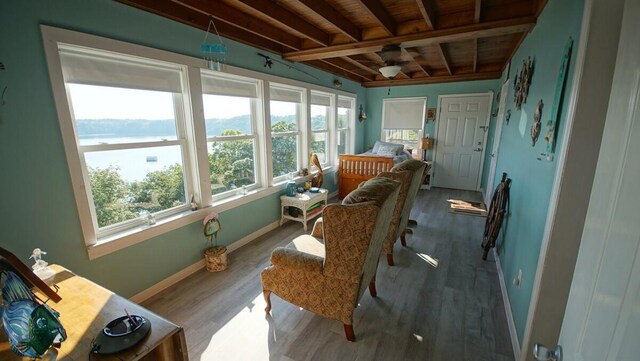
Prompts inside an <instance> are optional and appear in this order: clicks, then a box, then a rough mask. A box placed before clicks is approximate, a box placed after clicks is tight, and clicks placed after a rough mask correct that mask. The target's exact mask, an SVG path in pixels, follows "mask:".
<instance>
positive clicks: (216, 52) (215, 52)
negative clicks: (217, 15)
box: [200, 19, 227, 71]
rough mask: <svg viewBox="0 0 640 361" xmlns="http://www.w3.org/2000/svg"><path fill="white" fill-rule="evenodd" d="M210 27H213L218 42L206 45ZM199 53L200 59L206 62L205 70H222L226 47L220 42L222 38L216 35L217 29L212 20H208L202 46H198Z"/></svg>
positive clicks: (225, 59)
mask: <svg viewBox="0 0 640 361" xmlns="http://www.w3.org/2000/svg"><path fill="white" fill-rule="evenodd" d="M211 25H213V30H215V32H216V35H218V40H219V41H220V43H219V44H207V37H208V36H209V30H210V29H211ZM200 52H201V53H202V54H203V55H202V57H203V58H204V60H205V61H206V62H207V68H209V69H211V70H216V71H222V70H223V68H224V65H225V64H226V62H227V46H226V45H224V43H223V42H222V37H220V33H218V29H217V28H216V24H215V23H214V22H213V19H209V26H208V27H207V32H206V33H205V35H204V40H203V41H202V45H200Z"/></svg>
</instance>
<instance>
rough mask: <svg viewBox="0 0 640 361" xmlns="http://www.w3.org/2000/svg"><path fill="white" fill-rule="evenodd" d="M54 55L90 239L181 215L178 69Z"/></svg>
mask: <svg viewBox="0 0 640 361" xmlns="http://www.w3.org/2000/svg"><path fill="white" fill-rule="evenodd" d="M59 52H60V61H61V65H62V70H63V75H64V82H65V84H66V87H67V93H68V97H69V106H70V109H72V118H73V122H74V127H75V130H76V134H77V142H78V146H77V149H78V153H79V157H80V161H81V162H82V163H83V164H84V169H85V172H84V177H85V184H88V185H89V186H88V187H87V188H88V189H87V193H88V194H87V197H88V199H89V207H90V209H91V213H92V218H93V222H94V227H95V231H96V233H97V236H98V237H101V236H106V235H109V234H112V233H115V232H118V231H121V230H122V229H127V228H131V227H133V226H136V225H141V224H146V223H149V222H150V223H153V222H154V220H155V219H156V218H162V217H166V216H168V215H171V214H175V213H177V212H182V211H184V210H186V209H188V208H189V205H188V200H187V194H191V193H192V192H193V190H192V189H191V188H190V184H191V182H186V179H187V175H188V174H189V169H186V168H187V163H185V162H184V161H183V159H184V154H185V153H186V148H187V141H186V137H185V135H184V129H185V127H184V121H185V116H184V112H183V110H182V109H183V106H182V104H183V101H184V99H183V96H182V79H183V75H184V74H183V69H182V67H181V66H179V65H176V64H169V63H162V62H156V61H150V60H148V59H139V58H135V57H127V56H121V55H116V54H109V53H105V52H99V51H92V50H87V49H84V48H79V47H74V46H69V45H61V46H60V50H59Z"/></svg>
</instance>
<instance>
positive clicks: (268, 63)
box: [258, 53, 320, 80]
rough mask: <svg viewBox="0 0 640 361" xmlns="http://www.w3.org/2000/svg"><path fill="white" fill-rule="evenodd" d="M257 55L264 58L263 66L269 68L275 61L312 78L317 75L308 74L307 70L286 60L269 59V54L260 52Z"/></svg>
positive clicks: (315, 77)
mask: <svg viewBox="0 0 640 361" xmlns="http://www.w3.org/2000/svg"><path fill="white" fill-rule="evenodd" d="M258 55H259V56H261V57H263V58H264V67H265V68H269V69H271V68H272V67H273V63H274V62H275V63H278V64H281V65H284V66H286V67H287V68H288V69H293V70H296V71H299V72H301V73H302V74H305V75H308V76H310V77H312V78H314V79H318V77H317V76H315V75H313V74H310V73H307V72H306V71H304V70H300V69H298V68H296V67H295V66H293V65H291V64H287V63H286V62H284V61H280V60H276V59H271V57H270V56H268V55H264V54H262V53H258ZM318 80H320V79H318Z"/></svg>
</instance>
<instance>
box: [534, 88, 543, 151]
mask: <svg viewBox="0 0 640 361" xmlns="http://www.w3.org/2000/svg"><path fill="white" fill-rule="evenodd" d="M543 106H544V104H543V103H542V99H540V100H539V101H538V106H536V112H535V113H533V124H531V145H532V146H535V145H536V142H537V141H538V136H540V128H541V127H542V123H541V122H540V118H541V117H542V107H543Z"/></svg>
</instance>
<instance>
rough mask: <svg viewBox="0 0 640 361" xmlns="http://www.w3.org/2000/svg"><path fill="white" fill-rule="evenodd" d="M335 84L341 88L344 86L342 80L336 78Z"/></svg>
mask: <svg viewBox="0 0 640 361" xmlns="http://www.w3.org/2000/svg"><path fill="white" fill-rule="evenodd" d="M333 86H334V87H336V88H338V89H340V88H342V82H341V81H340V79H334V80H333Z"/></svg>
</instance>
